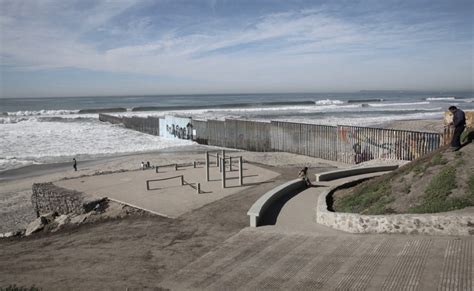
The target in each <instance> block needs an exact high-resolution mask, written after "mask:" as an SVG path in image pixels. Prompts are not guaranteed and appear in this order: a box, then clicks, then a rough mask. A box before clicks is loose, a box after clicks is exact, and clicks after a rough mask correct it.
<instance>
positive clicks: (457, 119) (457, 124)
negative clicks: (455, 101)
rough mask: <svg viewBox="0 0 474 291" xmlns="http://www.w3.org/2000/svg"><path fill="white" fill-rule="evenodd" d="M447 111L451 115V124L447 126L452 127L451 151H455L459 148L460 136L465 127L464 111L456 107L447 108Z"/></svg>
mask: <svg viewBox="0 0 474 291" xmlns="http://www.w3.org/2000/svg"><path fill="white" fill-rule="evenodd" d="M449 111H450V112H451V113H452V114H453V122H451V123H450V124H449V125H452V126H454V133H453V138H452V139H451V149H452V150H453V151H457V150H459V149H460V148H461V134H462V132H463V131H464V128H465V127H466V115H465V114H464V111H462V110H461V109H459V108H457V107H456V106H451V107H449Z"/></svg>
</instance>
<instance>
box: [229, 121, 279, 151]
mask: <svg viewBox="0 0 474 291" xmlns="http://www.w3.org/2000/svg"><path fill="white" fill-rule="evenodd" d="M270 129H271V124H270V123H269V122H258V121H249V120H238V119H226V120H225V142H226V143H225V144H226V147H229V148H235V149H243V150H248V151H254V152H266V151H269V150H270V149H271V145H270Z"/></svg>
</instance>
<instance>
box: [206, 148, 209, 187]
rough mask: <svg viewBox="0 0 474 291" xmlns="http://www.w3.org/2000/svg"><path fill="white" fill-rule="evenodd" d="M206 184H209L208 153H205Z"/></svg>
mask: <svg viewBox="0 0 474 291" xmlns="http://www.w3.org/2000/svg"><path fill="white" fill-rule="evenodd" d="M206 182H209V152H206Z"/></svg>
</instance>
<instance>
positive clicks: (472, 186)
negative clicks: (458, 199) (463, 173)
mask: <svg viewBox="0 0 474 291" xmlns="http://www.w3.org/2000/svg"><path fill="white" fill-rule="evenodd" d="M467 187H468V190H469V196H470V197H469V198H471V200H474V174H471V176H470V177H469V181H468V182H467ZM473 203H474V201H473Z"/></svg>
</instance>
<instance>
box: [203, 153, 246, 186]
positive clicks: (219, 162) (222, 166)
mask: <svg viewBox="0 0 474 291" xmlns="http://www.w3.org/2000/svg"><path fill="white" fill-rule="evenodd" d="M211 156H213V157H214V156H215V157H216V167H219V172H220V173H221V181H222V188H226V163H227V160H229V171H231V172H232V171H233V168H232V160H233V159H235V158H237V159H238V162H239V186H243V184H244V182H243V181H244V175H243V171H244V168H243V159H242V156H235V157H232V156H229V157H226V155H225V150H222V152H221V153H219V152H216V154H215V155H214V154H211V153H209V152H207V151H206V158H205V161H206V181H207V182H209V179H210V178H209V176H210V174H209V168H210V167H211V164H210V159H209V157H211Z"/></svg>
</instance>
